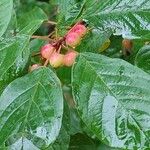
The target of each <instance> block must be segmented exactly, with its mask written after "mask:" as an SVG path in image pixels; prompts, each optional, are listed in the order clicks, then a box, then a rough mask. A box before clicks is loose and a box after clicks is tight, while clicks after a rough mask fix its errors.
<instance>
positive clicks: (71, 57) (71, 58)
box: [64, 50, 78, 67]
mask: <svg viewBox="0 0 150 150" xmlns="http://www.w3.org/2000/svg"><path fill="white" fill-rule="evenodd" d="M77 55H78V53H77V52H76V51H74V50H70V51H68V52H67V53H66V54H65V56H64V65H65V66H68V67H70V66H72V65H73V64H74V62H75V59H76V57H77Z"/></svg>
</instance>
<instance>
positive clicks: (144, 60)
mask: <svg viewBox="0 0 150 150" xmlns="http://www.w3.org/2000/svg"><path fill="white" fill-rule="evenodd" d="M135 64H136V65H137V66H138V67H139V68H141V69H143V70H144V71H146V72H148V73H150V45H145V46H143V47H142V48H141V49H140V50H139V51H138V53H137V55H136V58H135Z"/></svg>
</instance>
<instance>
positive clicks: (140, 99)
mask: <svg viewBox="0 0 150 150" xmlns="http://www.w3.org/2000/svg"><path fill="white" fill-rule="evenodd" d="M72 86H73V94H74V99H75V100H76V102H77V109H78V111H79V114H80V117H81V118H82V119H83V121H84V122H85V124H86V125H87V126H88V128H89V129H90V130H91V131H92V132H93V133H94V134H95V135H96V136H97V137H98V138H99V139H100V140H102V141H103V142H104V143H106V144H107V145H109V146H111V147H115V148H122V149H146V148H149V147H150V132H149V129H150V109H149V107H150V76H149V74H147V73H145V72H144V71H142V70H141V69H139V68H137V67H135V66H132V65H131V64H129V63H127V62H125V61H123V60H120V59H112V58H108V57H105V56H102V55H97V54H92V53H83V54H81V55H80V56H79V57H78V59H77V63H75V65H74V67H73V70H72Z"/></svg>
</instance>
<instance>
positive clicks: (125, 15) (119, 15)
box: [82, 0, 150, 38]
mask: <svg viewBox="0 0 150 150" xmlns="http://www.w3.org/2000/svg"><path fill="white" fill-rule="evenodd" d="M85 8H87V9H86V10H85V11H84V12H83V14H82V17H83V18H85V19H87V20H89V22H91V23H92V24H93V25H94V26H95V27H98V28H100V29H101V30H107V29H108V28H110V29H113V30H114V31H115V34H118V35H120V34H122V35H123V36H124V37H130V36H134V37H136V36H138V37H139V38H140V37H141V38H142V36H145V34H147V32H150V24H149V22H150V1H148V0H141V1H140V2H139V1H136V0H106V1H105V0H98V1H92V0H86V3H85Z"/></svg>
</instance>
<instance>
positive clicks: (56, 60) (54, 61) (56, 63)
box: [49, 52, 64, 68]
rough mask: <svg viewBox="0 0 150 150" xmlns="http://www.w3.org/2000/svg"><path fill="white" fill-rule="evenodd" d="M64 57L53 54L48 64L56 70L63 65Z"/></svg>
mask: <svg viewBox="0 0 150 150" xmlns="http://www.w3.org/2000/svg"><path fill="white" fill-rule="evenodd" d="M63 61H64V55H63V54H59V53H57V52H54V53H53V54H52V55H51V57H50V58H49V63H50V65H51V66H52V67H54V68H57V67H60V66H62V65H63Z"/></svg>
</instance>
